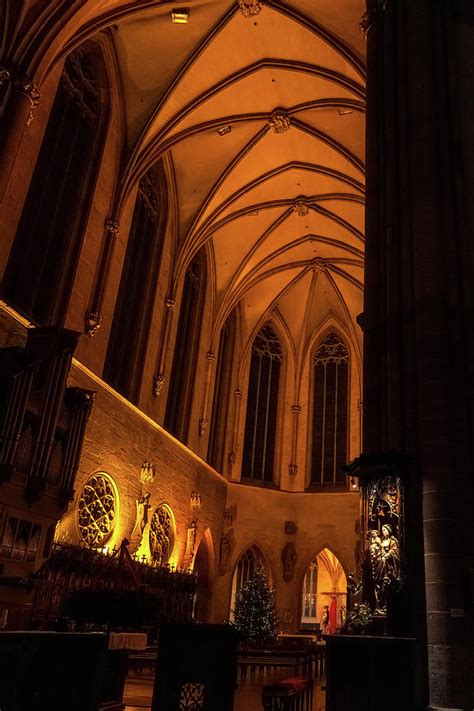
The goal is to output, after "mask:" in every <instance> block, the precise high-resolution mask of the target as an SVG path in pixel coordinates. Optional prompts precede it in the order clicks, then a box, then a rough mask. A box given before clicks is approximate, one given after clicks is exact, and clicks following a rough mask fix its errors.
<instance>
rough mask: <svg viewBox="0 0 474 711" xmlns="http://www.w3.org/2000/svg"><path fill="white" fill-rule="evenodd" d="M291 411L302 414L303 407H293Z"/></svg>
mask: <svg viewBox="0 0 474 711" xmlns="http://www.w3.org/2000/svg"><path fill="white" fill-rule="evenodd" d="M290 410H291V412H301V405H292V406H291V407H290Z"/></svg>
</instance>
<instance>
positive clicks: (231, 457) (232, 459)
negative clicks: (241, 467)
mask: <svg viewBox="0 0 474 711" xmlns="http://www.w3.org/2000/svg"><path fill="white" fill-rule="evenodd" d="M227 461H228V462H229V464H230V466H231V467H233V466H234V464H235V463H236V461H237V455H236V454H235V452H229V454H228V455H227Z"/></svg>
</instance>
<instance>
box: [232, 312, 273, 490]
mask: <svg viewBox="0 0 474 711" xmlns="http://www.w3.org/2000/svg"><path fill="white" fill-rule="evenodd" d="M282 360H283V350H282V347H281V342H280V339H279V337H278V335H277V334H276V332H275V329H274V327H273V326H272V324H271V323H269V322H268V323H266V324H265V325H264V326H262V328H261V329H260V330H259V332H258V333H257V334H256V336H255V338H254V340H253V343H252V353H251V358H250V375H249V385H248V396H247V412H246V416H245V432H244V446H243V453H242V476H243V478H247V479H252V480H254V481H260V482H262V483H263V482H266V483H271V482H272V481H273V477H274V459H275V444H276V428H277V410H278V396H279V386H280V370H281V363H282Z"/></svg>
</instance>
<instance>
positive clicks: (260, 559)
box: [230, 543, 272, 620]
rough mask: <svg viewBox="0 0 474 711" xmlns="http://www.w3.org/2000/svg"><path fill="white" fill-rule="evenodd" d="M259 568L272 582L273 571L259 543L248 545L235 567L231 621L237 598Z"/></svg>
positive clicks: (231, 599)
mask: <svg viewBox="0 0 474 711" xmlns="http://www.w3.org/2000/svg"><path fill="white" fill-rule="evenodd" d="M259 566H262V567H263V570H264V573H265V576H266V578H267V580H268V581H269V582H271V577H272V576H271V570H270V567H269V565H268V563H267V560H266V558H265V556H264V554H263V553H262V550H261V548H260V546H259V545H258V544H257V543H253V544H251V545H247V546H246V547H245V548H244V550H243V552H242V553H241V555H240V557H239V558H238V559H237V562H236V564H235V567H234V572H233V575H232V586H231V598H230V619H231V620H232V618H233V610H234V606H235V598H236V596H237V594H238V593H239V592H240V590H241V588H242V585H243V584H244V583H246V582H247V580H250V579H251V578H252V577H253V575H254V573H255V571H256V570H257V568H258V567H259Z"/></svg>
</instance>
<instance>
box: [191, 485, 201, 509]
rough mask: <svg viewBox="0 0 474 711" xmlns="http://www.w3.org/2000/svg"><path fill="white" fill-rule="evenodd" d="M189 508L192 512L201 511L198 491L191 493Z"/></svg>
mask: <svg viewBox="0 0 474 711" xmlns="http://www.w3.org/2000/svg"><path fill="white" fill-rule="evenodd" d="M189 506H190V508H191V509H193V511H200V510H201V509H202V496H201V494H200V493H199V492H198V491H194V490H193V491H192V492H191V499H190V502H189Z"/></svg>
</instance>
